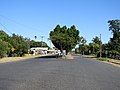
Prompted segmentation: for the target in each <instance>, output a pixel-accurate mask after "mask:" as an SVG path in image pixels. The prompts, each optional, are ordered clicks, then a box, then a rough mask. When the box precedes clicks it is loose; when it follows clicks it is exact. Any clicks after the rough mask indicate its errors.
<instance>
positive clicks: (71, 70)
mask: <svg viewBox="0 0 120 90" xmlns="http://www.w3.org/2000/svg"><path fill="white" fill-rule="evenodd" d="M0 90H120V68H119V67H115V66H112V65H109V64H106V63H103V62H100V61H95V60H88V59H85V58H80V56H79V57H78V56H76V57H75V59H74V60H60V59H55V58H36V59H30V60H26V61H19V62H11V63H6V64H0Z"/></svg>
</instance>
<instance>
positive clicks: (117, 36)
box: [108, 19, 120, 53]
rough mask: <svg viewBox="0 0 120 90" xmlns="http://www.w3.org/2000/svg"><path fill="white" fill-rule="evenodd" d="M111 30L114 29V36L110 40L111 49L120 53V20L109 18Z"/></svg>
mask: <svg viewBox="0 0 120 90" xmlns="http://www.w3.org/2000/svg"><path fill="white" fill-rule="evenodd" d="M108 23H109V30H110V31H112V33H113V37H112V38H110V41H109V43H108V44H109V49H110V50H115V51H118V52H119V53H120V20H118V19H117V20H109V21H108Z"/></svg>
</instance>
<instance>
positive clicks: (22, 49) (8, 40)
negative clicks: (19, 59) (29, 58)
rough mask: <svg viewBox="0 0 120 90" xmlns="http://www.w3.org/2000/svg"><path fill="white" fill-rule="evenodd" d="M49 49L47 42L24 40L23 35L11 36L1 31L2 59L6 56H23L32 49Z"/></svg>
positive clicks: (0, 50)
mask: <svg viewBox="0 0 120 90" xmlns="http://www.w3.org/2000/svg"><path fill="white" fill-rule="evenodd" d="M41 46H42V47H48V45H47V44H46V43H45V42H38V41H34V40H30V39H28V38H24V37H23V36H21V35H16V34H12V36H9V35H8V34H7V33H6V32H4V31H3V30H0V58H2V57H4V56H23V55H24V54H25V53H28V49H29V48H30V47H41Z"/></svg>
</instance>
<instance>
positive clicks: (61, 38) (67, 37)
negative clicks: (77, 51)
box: [50, 25, 79, 53]
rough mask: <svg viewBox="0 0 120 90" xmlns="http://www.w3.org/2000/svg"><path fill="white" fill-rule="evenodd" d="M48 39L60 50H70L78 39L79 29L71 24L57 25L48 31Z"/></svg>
mask: <svg viewBox="0 0 120 90" xmlns="http://www.w3.org/2000/svg"><path fill="white" fill-rule="evenodd" d="M50 39H51V41H52V43H53V45H54V46H55V47H56V48H58V49H59V50H61V52H62V51H63V50H66V52H67V53H68V52H69V51H71V50H72V49H73V48H74V47H75V46H76V45H77V44H78V41H79V30H77V29H76V27H75V26H74V25H73V26H71V27H70V28H67V27H66V26H63V27H60V25H57V26H56V27H55V29H54V30H53V31H51V32H50Z"/></svg>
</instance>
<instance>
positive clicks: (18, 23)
mask: <svg viewBox="0 0 120 90" xmlns="http://www.w3.org/2000/svg"><path fill="white" fill-rule="evenodd" d="M0 17H2V18H4V19H6V20H8V21H10V22H13V23H15V24H17V25H20V26H23V27H25V28H29V29H32V30H39V29H38V28H34V27H30V26H28V25H25V24H22V23H20V22H17V21H15V20H13V19H10V18H8V17H5V16H3V15H0Z"/></svg>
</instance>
